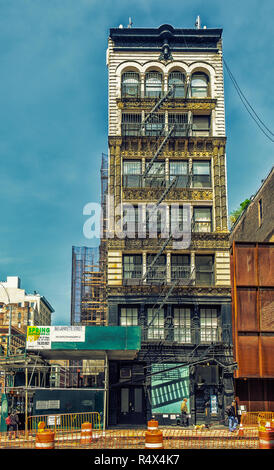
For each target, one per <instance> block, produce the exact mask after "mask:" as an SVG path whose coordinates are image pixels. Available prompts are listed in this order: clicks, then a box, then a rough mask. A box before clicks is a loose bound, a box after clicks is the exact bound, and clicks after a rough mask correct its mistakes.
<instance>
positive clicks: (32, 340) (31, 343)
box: [27, 326, 51, 349]
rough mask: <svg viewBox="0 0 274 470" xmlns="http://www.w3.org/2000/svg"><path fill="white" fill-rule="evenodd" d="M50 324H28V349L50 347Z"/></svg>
mask: <svg viewBox="0 0 274 470" xmlns="http://www.w3.org/2000/svg"><path fill="white" fill-rule="evenodd" d="M50 330H51V328H50V326H28V329H27V349H50V347H51V331H50Z"/></svg>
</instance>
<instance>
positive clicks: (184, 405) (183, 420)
mask: <svg viewBox="0 0 274 470" xmlns="http://www.w3.org/2000/svg"><path fill="white" fill-rule="evenodd" d="M181 425H182V426H184V427H187V426H188V408H187V398H184V399H183V401H182V404H181Z"/></svg>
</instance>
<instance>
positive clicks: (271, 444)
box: [259, 422, 274, 449]
mask: <svg viewBox="0 0 274 470" xmlns="http://www.w3.org/2000/svg"><path fill="white" fill-rule="evenodd" d="M273 424H274V423H271V422H266V423H265V427H262V426H260V427H259V449H274V426H273Z"/></svg>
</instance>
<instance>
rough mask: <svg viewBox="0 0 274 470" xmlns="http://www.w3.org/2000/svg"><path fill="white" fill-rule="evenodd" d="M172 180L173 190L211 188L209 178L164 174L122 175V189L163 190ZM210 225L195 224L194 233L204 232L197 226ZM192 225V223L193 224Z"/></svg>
mask: <svg viewBox="0 0 274 470" xmlns="http://www.w3.org/2000/svg"><path fill="white" fill-rule="evenodd" d="M174 179H176V181H175V183H174V188H211V187H212V184H211V179H210V176H204V177H203V176H195V175H190V174H188V175H178V174H176V175H171V174H170V175H169V177H167V176H166V175H165V174H164V173H155V174H148V175H146V176H145V177H144V176H143V175H142V174H141V173H140V174H135V175H123V187H124V188H163V187H167V186H168V185H169V184H170V183H171V182H172V181H173V180H174ZM200 223H201V224H210V222H208V221H205V222H195V224H196V227H195V228H196V229H197V230H195V231H206V229H204V230H203V228H204V227H202V226H201V230H200V227H199V224H200ZM193 225H194V223H193Z"/></svg>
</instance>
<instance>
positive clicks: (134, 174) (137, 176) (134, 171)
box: [123, 160, 142, 188]
mask: <svg viewBox="0 0 274 470" xmlns="http://www.w3.org/2000/svg"><path fill="white" fill-rule="evenodd" d="M141 168H142V166H141V161H140V160H137V161H132V160H130V161H128V160H124V162H123V185H124V187H125V188H140V187H141V185H142V178H141Z"/></svg>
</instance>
